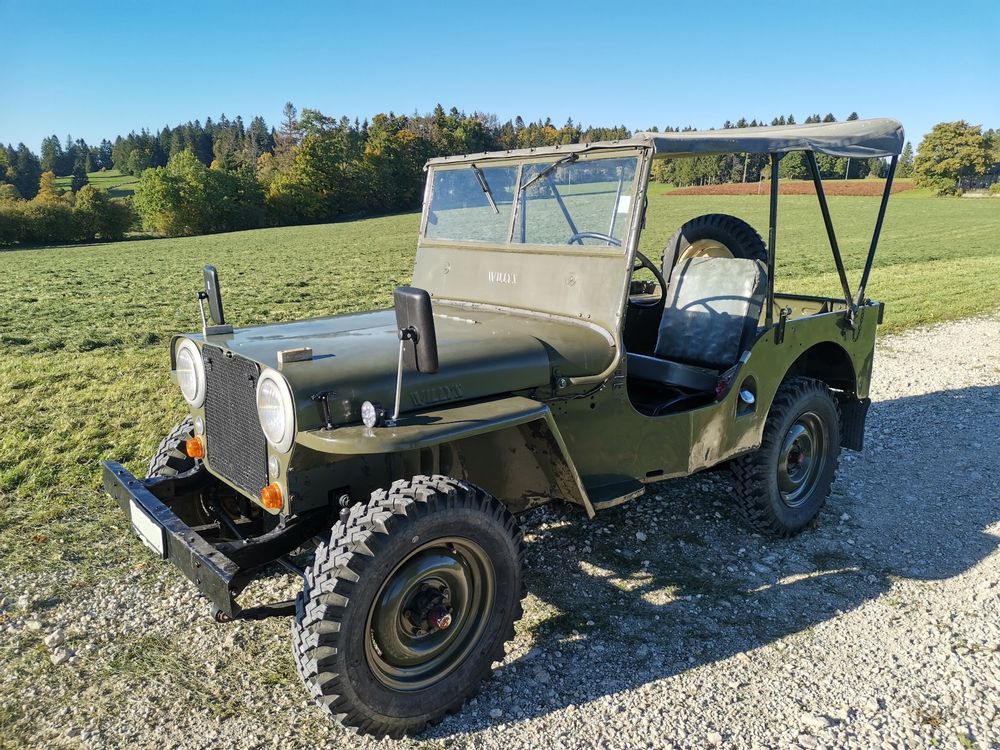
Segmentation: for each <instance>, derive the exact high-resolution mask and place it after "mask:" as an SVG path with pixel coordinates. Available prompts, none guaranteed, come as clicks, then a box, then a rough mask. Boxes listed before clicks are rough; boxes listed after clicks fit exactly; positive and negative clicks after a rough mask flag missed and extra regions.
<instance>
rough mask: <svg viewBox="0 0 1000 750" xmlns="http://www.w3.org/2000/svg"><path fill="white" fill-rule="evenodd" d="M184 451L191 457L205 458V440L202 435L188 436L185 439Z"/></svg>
mask: <svg viewBox="0 0 1000 750" xmlns="http://www.w3.org/2000/svg"><path fill="white" fill-rule="evenodd" d="M184 452H185V453H187V454H188V456H189V457H191V458H204V457H205V442H204V441H203V440H202V439H201V438H200V437H193V438H188V439H187V440H185V441H184Z"/></svg>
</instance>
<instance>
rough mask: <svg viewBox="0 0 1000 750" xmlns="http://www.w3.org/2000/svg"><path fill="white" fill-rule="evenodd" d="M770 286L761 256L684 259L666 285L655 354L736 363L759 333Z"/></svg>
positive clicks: (702, 363) (719, 365)
mask: <svg viewBox="0 0 1000 750" xmlns="http://www.w3.org/2000/svg"><path fill="white" fill-rule="evenodd" d="M766 289H767V270H766V268H765V267H764V264H763V263H761V262H760V261H758V260H746V259H743V258H691V259H690V260H687V261H684V262H683V263H682V264H681V265H679V266H678V267H677V268H675V269H674V272H673V274H672V275H671V278H670V284H669V286H668V287H667V299H666V305H665V307H664V309H663V318H662V320H661V321H660V332H659V335H658V336H657V339H656V349H655V353H656V356H657V357H661V358H662V359H669V360H671V361H674V362H683V363H686V364H691V365H698V366H699V367H710V368H714V369H719V370H723V369H726V368H728V367H731V366H732V365H734V364H736V361H737V360H738V359H739V358H740V355H741V354H742V353H743V351H744V350H745V349H748V348H749V347H750V345H751V343H752V342H753V340H754V338H755V337H756V334H757V324H758V321H759V320H760V311H761V307H762V306H763V304H764V295H765V292H766Z"/></svg>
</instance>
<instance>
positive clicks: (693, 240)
mask: <svg viewBox="0 0 1000 750" xmlns="http://www.w3.org/2000/svg"><path fill="white" fill-rule="evenodd" d="M699 257H710V258H747V259H749V260H759V261H763V262H764V263H767V247H766V246H765V245H764V240H763V239H761V236H760V235H759V234H758V233H757V230H756V229H754V228H753V227H752V226H750V225H749V224H747V223H746V222H745V221H743V220H742V219H737V218H736V217H735V216H729V215H728V214H705V215H704V216H698V217H697V218H694V219H691V221H688V222H686V223H685V224H684V225H683V226H681V228H680V229H678V230H677V231H676V232H674V236H673V237H671V238H670V239H669V240H668V241H667V246H666V248H664V250H663V275H664V276H668V277H669V275H670V271H671V270H672V269H673V267H674V266H675V265H676V264H677V263H681V262H683V261H686V260H689V259H691V258H699Z"/></svg>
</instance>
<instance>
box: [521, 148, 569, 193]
mask: <svg viewBox="0 0 1000 750" xmlns="http://www.w3.org/2000/svg"><path fill="white" fill-rule="evenodd" d="M577 158H578V157H577V155H576V154H569V155H568V156H564V157H563V158H562V159H559V160H557V161H554V162H552V163H551V164H549V166H547V167H546V168H545V169H543V170H542V171H541V172H539V173H538V174H536V175H535V176H534V177H532V178H531V179H530V180H528V181H527V182H526V183H524V184H523V185H521V190H527V189H528V188H529V187H531V186H532V185H534V184H535V183H536V182H538V181H539V180H541V179H542V178H544V177H548V176H549V175H550V174H552V173H553V172H555V171H556V169H557V168H558V167H559V166H561V165H563V164H566V163H567V162H574V161H576V160H577Z"/></svg>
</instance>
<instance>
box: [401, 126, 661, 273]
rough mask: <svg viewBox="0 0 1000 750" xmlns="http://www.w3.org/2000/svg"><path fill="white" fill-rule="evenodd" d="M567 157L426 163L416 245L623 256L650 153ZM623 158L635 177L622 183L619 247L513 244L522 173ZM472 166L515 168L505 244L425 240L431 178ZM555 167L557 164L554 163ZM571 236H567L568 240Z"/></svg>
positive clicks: (629, 149)
mask: <svg viewBox="0 0 1000 750" xmlns="http://www.w3.org/2000/svg"><path fill="white" fill-rule="evenodd" d="M571 156H572V157H573V158H572V159H571V158H570V155H567V154H566V153H565V152H560V151H556V150H553V151H548V152H540V153H536V154H531V155H529V156H524V155H520V156H506V155H498V156H497V157H495V158H484V155H482V154H479V155H476V156H469V157H468V158H467V159H464V160H461V161H455V162H450V163H438V164H428V166H427V180H426V183H425V187H424V202H423V210H422V212H421V217H420V233H419V235H418V242H417V246H418V247H421V246H424V245H432V246H439V247H456V248H458V247H461V248H468V249H489V250H501V251H505V252H521V251H525V250H530V251H531V252H555V253H570V254H584V255H595V254H596V255H614V256H618V255H624V254H626V253H628V252H629V249H628V245H629V241H630V236H629V235H630V232H629V231H628V227H631V226H632V225H633V224H634V221H635V217H636V213H637V212H639V211H641V210H642V203H643V201H637V200H636V196H637V195H638V194H639V188H640V185H641V182H642V177H643V172H644V171H645V169H644V164H645V163H646V161H648V157H649V153H648V148H647V147H644V146H640V145H628V146H623V147H622V148H613V149H611V148H601V149H594V150H593V151H574V152H572V154H571ZM622 158H634V159H635V160H636V165H635V170H634V174H633V176H632V179H631V180H630V181H628V182H625V183H624V184H625V185H629V188H630V195H631V196H632V200H631V205H630V206H629V210H628V213H627V217H626V216H624V215H623V216H621V217H619V221H621V222H622V224H623V226H624V227H626V231H625V232H624V233H623V236H622V239H621V246H616V245H605V244H601V245H580V244H572V245H571V244H568V243H566V244H550V243H535V242H527V243H522V242H518V241H515V239H514V236H515V230H516V224H517V219H518V207H519V205H520V202H521V193H522V191H523V190H524V189H525V187H526V186H525V185H523V184H522V183H523V182H524V171H525V169H527V168H530V167H532V166H535V165H541V166H542V167H549V166H551V165H552V164H554V163H565V164H579V163H582V162H586V161H593V160H600V159H622ZM474 166H475V167H478V168H479V169H488V168H491V167H510V166H515V167H517V176H516V182H515V184H516V186H517V189H516V191H515V193H514V196H513V203H512V207H511V214H510V219H509V226H508V228H507V238H506V240H505V241H504V242H490V241H483V240H461V239H443V238H438V237H428V236H427V227H428V222H429V215H430V207H431V204H432V202H433V199H434V177H435V175H436V174H438V173H439V172H443V171H451V170H463V169H464V170H471V169H473V168H474ZM557 168H558V164H557ZM616 203H617V197H616ZM569 236H570V234H569V233H567V238H568V237H569Z"/></svg>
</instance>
